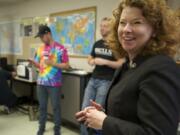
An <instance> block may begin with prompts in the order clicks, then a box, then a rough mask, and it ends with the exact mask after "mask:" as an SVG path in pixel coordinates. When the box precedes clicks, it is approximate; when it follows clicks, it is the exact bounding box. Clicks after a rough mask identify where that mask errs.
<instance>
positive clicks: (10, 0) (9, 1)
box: [0, 0, 29, 7]
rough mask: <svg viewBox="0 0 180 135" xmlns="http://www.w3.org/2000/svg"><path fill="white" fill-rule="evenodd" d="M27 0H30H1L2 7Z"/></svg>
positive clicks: (0, 5)
mask: <svg viewBox="0 0 180 135" xmlns="http://www.w3.org/2000/svg"><path fill="white" fill-rule="evenodd" d="M25 1H29V0H0V7H2V6H10V5H13V4H18V3H21V2H25Z"/></svg>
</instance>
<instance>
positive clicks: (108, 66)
mask: <svg viewBox="0 0 180 135" xmlns="http://www.w3.org/2000/svg"><path fill="white" fill-rule="evenodd" d="M111 25H112V19H111V18H107V17H106V18H103V19H102V21H101V24H100V32H101V35H102V39H100V40H99V41H97V42H95V44H94V46H93V48H92V52H91V54H90V56H89V57H88V63H89V65H91V66H95V68H94V70H93V73H92V77H91V78H90V80H89V83H88V85H87V87H86V89H85V94H84V99H83V103H82V109H84V108H86V107H87V106H89V105H90V102H91V101H90V100H93V101H95V102H97V103H98V104H100V105H101V106H104V104H105V98H106V95H107V92H108V88H109V85H110V82H111V80H112V77H113V75H114V72H115V69H116V68H118V67H120V66H121V65H122V64H123V63H124V61H125V59H124V58H120V59H116V58H115V56H114V54H113V52H112V51H111V49H110V48H109V46H108V45H107V44H106V42H105V40H106V38H107V36H108V34H109V33H110V30H111V27H112V26H111ZM88 134H89V133H88V130H87V128H86V126H84V125H83V124H82V125H81V135H88Z"/></svg>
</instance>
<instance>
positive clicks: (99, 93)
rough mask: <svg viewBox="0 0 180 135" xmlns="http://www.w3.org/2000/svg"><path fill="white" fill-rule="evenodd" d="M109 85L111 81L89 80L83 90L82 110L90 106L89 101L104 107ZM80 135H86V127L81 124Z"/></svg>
mask: <svg viewBox="0 0 180 135" xmlns="http://www.w3.org/2000/svg"><path fill="white" fill-rule="evenodd" d="M110 83H111V81H108V80H101V79H95V78H91V79H90V80H89V82H88V85H87V87H86V89H85V94H84V99H83V104H82V109H84V108H86V107H87V106H89V105H90V100H94V101H95V102H97V103H98V104H101V105H102V106H103V107H104V105H105V100H106V96H107V92H108V89H109V86H110ZM81 135H88V131H87V127H86V126H84V125H83V124H81Z"/></svg>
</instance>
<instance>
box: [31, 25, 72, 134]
mask: <svg viewBox="0 0 180 135" xmlns="http://www.w3.org/2000/svg"><path fill="white" fill-rule="evenodd" d="M36 37H40V39H41V40H42V42H43V43H44V45H42V46H41V47H39V48H38V50H37V52H36V56H35V60H31V62H32V63H33V64H34V65H35V66H36V67H38V68H39V75H38V79H37V84H38V86H37V95H38V100H39V110H40V118H39V130H38V133H37V135H43V134H44V131H45V124H46V119H47V104H48V97H50V99H51V103H52V107H53V112H54V124H55V126H54V135H60V125H61V118H60V86H61V85H62V82H61V79H62V73H61V70H62V69H68V68H69V64H68V55H67V50H66V49H65V48H64V46H62V45H60V44H59V43H57V42H55V41H54V40H53V38H52V35H51V31H50V28H49V27H48V26H45V25H42V26H40V27H39V32H38V34H37V36H36Z"/></svg>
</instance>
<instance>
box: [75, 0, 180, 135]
mask: <svg viewBox="0 0 180 135" xmlns="http://www.w3.org/2000/svg"><path fill="white" fill-rule="evenodd" d="M171 13H172V12H171V11H170V9H169V8H168V7H167V6H166V3H165V1H164V0H122V1H121V3H120V5H119V7H118V8H117V9H116V10H115V11H114V17H115V24H114V29H113V34H112V35H111V37H110V38H109V40H108V42H109V43H110V44H111V48H112V49H113V50H114V51H115V53H116V54H117V55H120V56H124V57H127V61H126V62H125V63H124V64H123V66H122V67H120V68H119V69H118V70H117V72H116V73H115V76H114V79H113V81H112V83H111V87H110V88H109V93H108V95H107V99H106V107H105V112H103V111H102V110H103V109H101V107H100V106H99V105H97V104H96V103H94V102H92V106H91V107H88V108H86V109H84V110H82V111H80V112H78V113H77V114H76V118H77V120H78V121H79V122H84V124H86V125H87V126H88V127H90V128H94V129H97V130H102V134H103V135H176V134H177V126H178V120H179V111H180V70H179V69H178V67H177V65H176V63H175V62H174V61H173V59H172V57H173V55H174V54H175V49H176V47H179V44H180V42H179V40H180V39H179V32H180V29H179V28H180V27H179V24H178V23H177V20H176V18H173V15H172V14H171ZM172 22H173V23H172Z"/></svg>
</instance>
